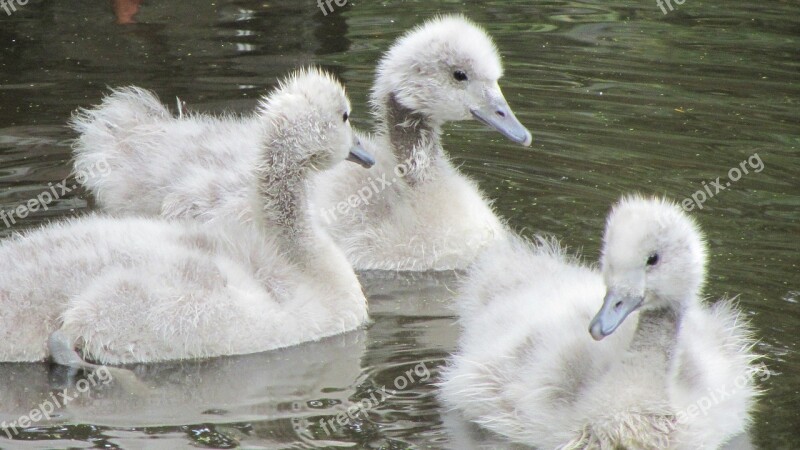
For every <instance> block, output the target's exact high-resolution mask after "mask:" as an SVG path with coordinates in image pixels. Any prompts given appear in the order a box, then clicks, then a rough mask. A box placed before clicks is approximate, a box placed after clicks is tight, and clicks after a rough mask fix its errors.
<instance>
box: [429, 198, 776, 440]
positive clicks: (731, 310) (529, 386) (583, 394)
mask: <svg viewBox="0 0 800 450" xmlns="http://www.w3.org/2000/svg"><path fill="white" fill-rule="evenodd" d="M705 264H706V249H705V244H704V241H703V238H702V235H701V232H700V230H699V229H698V227H697V225H696V224H695V222H694V221H693V220H692V219H691V218H689V217H687V216H686V214H685V213H684V212H683V211H682V210H681V209H680V208H679V207H678V206H676V205H674V204H672V203H670V202H667V201H664V200H659V199H644V198H640V197H628V198H624V199H623V200H622V201H620V203H619V204H618V205H616V207H615V208H614V209H613V211H612V212H611V214H610V216H609V218H608V222H607V226H606V232H605V237H604V245H603V250H602V259H601V270H600V271H597V270H595V269H593V268H589V267H586V266H584V265H581V264H580V263H579V262H578V261H576V260H575V259H574V258H571V257H568V256H566V255H565V254H564V251H563V250H562V249H560V248H559V247H558V245H557V244H556V243H554V242H551V241H540V242H538V243H536V244H531V243H527V242H522V241H521V240H516V241H514V240H509V241H508V242H504V243H501V244H499V245H498V246H497V247H496V248H493V249H491V250H490V251H488V252H487V253H486V254H485V255H483V256H482V257H481V259H480V260H479V261H478V262H477V264H476V266H475V267H474V268H473V269H472V270H471V272H470V275H469V278H468V280H467V281H466V283H465V285H464V286H463V295H462V298H461V302H460V303H458V305H459V306H460V307H461V311H460V313H461V323H462V325H463V330H464V334H463V336H462V338H461V341H460V345H459V350H458V352H457V354H456V355H455V357H454V359H453V361H452V364H451V365H450V366H449V367H448V368H447V369H446V370H445V374H444V377H443V382H442V384H441V387H442V391H441V394H442V398H443V400H444V401H445V403H446V404H448V405H450V406H452V407H453V408H455V409H458V410H460V411H461V412H462V413H463V415H464V416H465V417H466V418H468V419H470V420H472V421H474V422H476V423H478V424H480V425H482V426H484V427H486V428H488V429H491V430H493V431H495V432H497V433H500V434H502V435H505V436H507V437H509V438H511V439H512V440H514V441H518V442H522V443H526V444H530V445H534V446H536V447H537V448H542V449H545V448H547V449H550V448H559V449H608V450H611V449H617V448H630V449H698V448H704V449H714V448H718V447H719V446H720V445H721V444H723V443H725V442H726V441H728V440H729V439H730V438H732V437H733V436H735V435H737V434H740V433H742V432H743V431H744V430H745V428H746V426H747V425H748V422H749V415H750V410H751V408H752V406H753V402H754V398H755V396H756V394H757V389H756V387H755V386H754V380H753V378H754V375H755V371H756V367H755V366H754V365H753V362H754V358H755V356H754V354H753V353H752V346H753V340H752V337H751V333H750V330H749V329H748V326H747V325H746V323H745V321H744V320H743V318H742V314H741V313H740V312H739V311H738V310H737V308H736V306H735V305H734V304H733V303H731V301H728V300H721V301H719V302H717V303H715V304H713V305H710V306H709V305H705V304H704V303H703V302H702V301H701V297H700V296H701V289H702V285H703V283H704V279H705ZM604 296H605V297H604ZM601 303H602V307H601V308H600V311H599V312H597V310H598V307H600V304H601ZM634 312H636V313H635V314H633V315H632V316H631V319H629V320H627V321H625V319H626V317H628V315H629V314H631V313H634ZM592 317H594V319H593V318H592ZM587 327H589V329H590V332H588V333H587ZM612 333H613V334H612ZM592 337H593V338H594V340H593V339H592ZM596 341H600V342H596ZM762 369H763V367H762ZM721 390H724V391H721ZM720 392H725V394H720Z"/></svg>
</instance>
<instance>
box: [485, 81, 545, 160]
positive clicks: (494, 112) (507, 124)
mask: <svg viewBox="0 0 800 450" xmlns="http://www.w3.org/2000/svg"><path fill="white" fill-rule="evenodd" d="M481 103H482V104H481V105H478V106H476V107H474V108H470V112H471V113H472V117H474V118H476V119H478V120H479V121H481V122H483V123H485V124H486V125H488V126H490V127H492V128H494V129H495V130H497V131H499V132H500V133H502V134H503V136H505V137H507V138H508V139H511V140H512V141H514V142H516V143H517V144H522V145H524V146H525V147H528V146H530V145H531V142H533V137H532V136H531V132H530V131H528V129H527V128H525V127H524V126H523V125H522V124H521V123H520V122H519V120H517V116H515V115H514V112H513V111H512V110H511V107H510V106H508V102H506V99H505V97H503V92H502V91H501V90H500V87H499V86H495V87H493V88H491V89H490V90H489V91H488V92H487V93H486V95H484V96H483V98H482V99H481Z"/></svg>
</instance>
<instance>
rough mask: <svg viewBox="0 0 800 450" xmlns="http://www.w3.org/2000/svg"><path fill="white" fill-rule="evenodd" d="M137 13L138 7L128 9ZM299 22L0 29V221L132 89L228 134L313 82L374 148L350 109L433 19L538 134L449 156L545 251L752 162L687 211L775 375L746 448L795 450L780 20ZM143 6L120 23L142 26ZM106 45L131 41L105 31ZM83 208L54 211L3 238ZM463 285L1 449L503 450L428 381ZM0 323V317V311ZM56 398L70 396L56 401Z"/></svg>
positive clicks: (789, 6)
mask: <svg viewBox="0 0 800 450" xmlns="http://www.w3.org/2000/svg"><path fill="white" fill-rule="evenodd" d="M140 3H141V4H140ZM741 3H742V2H734V3H725V4H724V6H723V4H721V3H718V2H708V1H695V2H686V3H685V4H683V5H681V7H680V8H677V9H676V10H675V11H672V12H670V13H669V14H667V15H664V14H663V13H662V11H661V10H660V9H659V8H658V7H657V6H656V4H655V2H651V1H641V2H631V1H621V0H611V1H608V2H602V3H600V2H582V1H562V0H557V1H550V2H536V4H534V2H528V1H524V0H511V1H502V2H501V1H486V2H466V3H465V2H450V1H433V0H427V1H421V0H418V1H406V2H355V3H353V2H352V1H351V2H348V6H346V7H344V8H337V9H336V11H335V12H334V13H331V14H328V15H327V16H323V14H322V13H321V11H320V10H319V8H318V6H317V4H316V2H314V1H311V0H300V1H298V0H270V1H258V2H256V1H251V0H223V1H218V2H200V1H189V0H177V1H171V2H138V1H119V2H117V1H115V2H112V3H109V2H105V3H104V2H100V3H96V2H71V3H68V2H45V1H41V0H40V1H35V0H32V1H31V2H29V3H28V4H27V5H25V6H24V7H21V8H18V10H17V12H15V13H14V14H13V15H11V16H6V15H5V14H3V13H1V12H0V22H1V23H2V26H0V42H2V46H0V186H1V187H2V189H0V207H2V209H3V210H6V211H9V210H11V209H13V208H16V207H17V206H18V205H20V204H24V203H25V202H27V201H28V199H31V198H34V197H36V195H38V194H39V193H41V192H42V191H44V190H47V189H48V183H51V182H52V183H54V184H55V183H57V182H59V181H60V180H62V179H64V178H65V177H68V175H69V170H70V162H69V158H70V154H69V152H70V149H69V139H70V138H72V136H71V135H70V133H69V131H68V130H67V129H65V128H64V123H65V122H66V120H67V118H68V117H69V115H70V113H71V111H73V110H74V109H75V108H76V107H78V106H87V105H90V104H93V103H96V102H97V101H98V100H99V99H100V97H101V95H102V94H103V93H104V91H105V89H106V87H107V86H120V85H128V84H137V85H141V86H143V87H146V88H150V89H154V90H155V91H156V92H158V93H159V94H160V95H161V96H162V98H163V99H165V101H167V103H169V104H172V103H173V101H172V100H170V99H174V98H175V97H176V96H179V97H180V98H181V99H184V100H186V102H187V104H188V105H189V108H190V109H193V110H196V111H226V110H227V111H246V110H249V109H251V108H252V107H253V106H254V103H255V99H256V98H257V97H258V96H259V95H261V94H264V93H266V92H268V90H269V88H270V87H271V86H272V85H274V83H275V80H276V79H277V78H279V77H280V76H281V75H283V74H285V73H286V72H287V71H289V70H291V69H293V68H295V67H298V66H302V65H308V64H320V65H323V66H324V67H326V68H328V69H329V70H332V71H333V72H335V73H337V74H338V75H339V76H340V77H341V78H342V79H343V81H345V83H346V84H347V86H348V92H349V93H350V95H351V97H352V98H353V101H354V115H353V119H354V121H355V123H356V125H358V126H360V127H362V128H365V129H367V128H369V127H370V126H371V122H370V118H369V116H368V108H367V105H366V101H365V100H366V98H367V94H368V92H369V87H370V83H371V80H372V72H373V69H374V66H375V63H376V60H377V58H378V57H379V55H380V53H381V51H383V50H384V49H386V48H387V46H388V45H389V44H390V43H391V41H392V40H393V39H395V38H396V37H397V36H398V34H399V33H402V32H403V31H405V30H406V29H408V28H410V27H411V26H414V25H416V24H418V23H419V22H420V21H421V20H424V19H425V18H427V17H430V16H432V15H433V14H435V13H440V12H465V13H466V14H467V15H468V16H470V17H471V18H473V19H474V20H476V21H478V22H480V23H482V24H485V25H486V26H487V28H488V29H489V30H490V32H491V33H492V35H493V36H494V37H495V39H496V41H497V44H498V46H499V48H500V49H501V52H502V54H503V57H504V62H505V64H506V77H505V79H504V81H503V87H504V91H505V94H506V97H507V98H508V100H509V103H511V104H512V105H513V107H514V109H515V112H516V113H517V116H518V118H519V119H520V120H521V121H522V122H523V123H525V124H526V125H527V126H528V128H529V129H531V131H532V132H533V134H534V144H533V146H532V147H531V148H530V149H522V148H519V147H515V146H513V145H512V144H510V143H508V142H506V141H505V140H503V138H502V137H501V136H499V135H497V134H495V133H493V132H491V131H489V130H486V129H484V128H483V127H482V126H481V125H479V124H475V123H459V124H454V125H451V126H448V128H447V133H448V135H447V136H446V137H445V146H446V148H448V150H449V151H450V152H451V154H452V155H453V157H454V158H455V160H456V161H457V162H458V163H461V164H462V168H463V170H464V171H466V172H467V173H469V174H471V175H473V176H474V177H475V178H476V179H477V180H478V181H479V182H480V184H481V186H482V187H483V189H484V190H485V191H486V192H487V193H488V194H489V195H490V196H491V197H492V198H494V199H495V200H496V202H495V206H496V209H497V210H498V212H500V213H501V214H502V215H503V216H505V217H506V218H507V219H508V220H509V221H510V223H511V225H512V226H514V227H515V228H516V229H518V230H521V231H522V232H523V233H525V234H529V233H532V232H535V231H544V232H549V233H554V234H556V235H558V236H560V237H562V238H563V242H564V243H565V244H566V245H569V246H570V247H572V248H574V249H582V250H583V251H584V253H585V254H586V255H587V257H588V258H589V259H591V260H595V259H596V255H597V250H598V247H599V242H598V241H599V236H600V232H601V229H602V225H603V218H604V217H605V214H606V210H607V208H608V206H609V204H610V203H611V202H612V201H613V200H615V199H616V198H617V197H618V196H619V195H620V194H622V193H624V192H630V191H634V190H637V191H642V192H645V193H659V194H667V195H669V196H672V197H674V198H676V199H678V200H681V199H684V198H687V197H689V196H691V195H692V194H693V193H695V192H696V191H697V190H698V189H701V188H702V186H703V185H702V183H703V182H706V183H707V184H708V183H709V182H710V181H714V180H716V178H717V177H721V180H723V181H724V180H725V179H727V177H728V173H729V170H730V169H731V168H732V167H736V166H738V165H739V163H740V162H741V161H744V160H746V159H748V158H749V157H751V156H752V155H754V154H755V153H757V154H758V155H759V156H760V158H761V160H762V161H763V164H764V169H763V170H762V171H760V172H758V173H750V174H749V175H747V176H744V177H742V178H741V179H740V180H738V181H736V182H735V183H732V185H731V186H730V187H727V188H726V189H725V190H723V191H721V192H719V193H718V194H716V195H714V196H713V198H710V199H708V200H707V201H706V202H705V203H704V204H703V209H702V210H697V209H696V210H695V211H693V212H692V214H694V215H695V216H696V217H697V218H698V219H699V221H700V222H701V223H702V225H703V226H704V229H705V230H706V231H707V234H708V238H709V244H710V249H711V264H710V266H709V270H710V282H709V286H708V292H709V294H713V295H715V296H721V295H723V294H726V293H727V294H731V295H735V294H741V305H742V308H743V309H744V310H745V311H747V312H748V313H749V315H750V316H751V319H752V321H753V323H754V325H755V327H756V328H757V330H758V334H759V337H760V338H761V344H760V345H759V350H760V351H762V352H764V353H766V354H767V355H768V356H769V360H768V364H769V365H770V367H771V368H772V369H773V370H774V371H776V372H777V375H776V376H773V377H771V378H770V379H769V380H768V382H767V386H765V387H766V388H767V389H768V391H767V393H766V394H765V396H764V398H763V400H762V402H761V408H760V409H759V411H758V413H757V415H756V420H755V425H754V428H753V431H752V433H751V434H752V440H753V441H754V443H755V444H756V446H757V447H758V448H763V449H774V448H792V447H793V445H792V444H796V442H797V439H798V438H797V431H796V429H795V427H796V424H797V423H800V413H799V412H798V410H797V407H796V402H797V398H798V395H800V394H798V389H800V388H799V387H798V386H800V376H799V375H798V373H800V360H799V359H798V357H797V352H798V345H800V337H798V336H797V334H796V332H795V330H796V329H797V326H798V324H800V309H799V307H798V292H800V285H798V283H799V282H800V278H798V276H797V273H798V266H800V256H798V255H800V252H799V251H798V250H800V248H798V247H799V246H798V239H797V238H798V235H800V234H799V233H800V212H799V211H800V157H798V156H797V152H798V145H799V144H800V136H799V135H798V123H800V120H798V119H800V117H799V116H800V115H799V114H798V106H800V85H798V83H797V81H798V73H800V72H798V69H800V62H798V61H800V60H799V59H798V54H797V49H798V48H800V32H798V30H800V26H799V25H800V19H798V17H800V16H799V15H798V13H800V7H798V6H797V4H796V3H794V2H782V1H772V2H761V3H753V4H749V5H748V4H741ZM137 7H138V12H137ZM117 22H131V23H127V24H125V25H120V24H118V23H117ZM87 207H88V199H87V198H86V197H85V195H84V193H82V192H80V191H76V192H70V193H69V194H67V195H66V196H64V197H63V198H60V199H58V200H56V201H53V202H52V203H50V204H49V205H48V208H47V210H44V209H41V210H39V211H36V212H34V213H32V214H31V215H30V216H29V217H26V218H24V219H21V220H20V221H19V222H18V223H17V224H13V225H14V226H13V227H12V228H7V227H6V226H5V224H3V223H2V222H0V230H2V232H3V234H4V235H7V234H8V233H10V232H11V231H13V230H18V229H21V228H24V227H28V226H35V225H37V224H39V223H41V222H42V221H46V220H51V219H53V218H56V217H61V216H64V215H71V214H79V213H82V212H84V211H85V210H86V209H87ZM457 278H458V276H457V275H453V274H449V275H403V276H401V275H394V274H377V273H368V274H363V276H362V280H363V281H364V285H365V287H366V289H367V292H368V297H369V299H370V307H371V313H372V318H373V323H372V324H371V325H370V327H369V328H368V329H367V330H365V331H364V332H362V333H353V334H351V335H347V336H341V337H337V338H334V339H331V340H327V341H324V342H321V343H316V344H309V345H305V346H299V347H297V348H294V349H288V350H284V351H280V352H273V353H268V354H262V355H251V356H245V357H236V358H221V359H219V360H213V361H205V362H193V363H184V364H174V365H168V364H167V365H152V366H139V367H133V370H134V372H135V373H136V375H137V377H138V379H139V381H140V383H141V386H139V388H141V387H142V386H145V387H146V390H145V393H142V391H139V390H136V389H134V390H133V391H131V389H129V388H126V387H125V386H124V385H123V386H120V384H119V383H116V384H114V383H112V384H111V385H109V386H107V387H105V388H103V389H96V390H92V391H90V395H89V396H87V397H85V398H81V399H79V400H76V401H75V402H73V403H71V404H70V405H68V407H66V408H63V409H62V410H59V411H58V415H56V416H52V418H51V420H47V421H41V422H39V423H37V424H36V426H34V427H32V428H29V429H26V430H25V431H24V432H23V433H21V434H20V435H19V436H18V437H17V439H16V440H14V441H11V440H9V439H8V438H7V437H6V436H5V435H4V434H3V433H2V432H0V447H4V448H15V447H17V446H18V445H19V444H22V443H23V442H24V443H25V445H26V448H27V447H30V448H37V447H38V448H54V447H66V446H74V447H99V446H107V447H111V448H114V447H117V448H135V447H142V446H144V445H145V444H146V446H147V447H148V448H162V447H163V448H179V447H185V446H187V445H189V443H193V445H195V446H200V447H214V448H221V447H222V448H224V447H235V446H237V445H242V446H245V447H260V448H290V447H300V446H317V447H325V446H329V447H330V446H334V445H335V444H336V443H342V442H349V443H355V444H356V446H357V447H358V448H363V447H371V448H378V447H381V446H382V447H383V448H406V447H408V446H416V447H420V448H453V449H456V448H458V449H463V448H507V447H509V446H508V445H507V444H506V443H504V442H503V441H502V440H500V439H498V438H497V437H496V436H487V435H486V433H483V432H481V431H480V430H476V429H474V427H471V426H470V425H468V424H464V423H460V422H459V420H458V417H453V416H452V415H451V414H445V411H443V410H442V408H441V407H440V406H439V404H438V403H437V400H436V397H435V388H434V387H433V385H432V382H433V381H434V380H435V378H436V376H437V367H439V366H440V365H441V364H443V363H444V361H445V359H446V357H447V355H448V354H449V353H450V352H452V351H453V350H454V346H455V342H456V338H457V334H458V329H457V327H456V326H455V324H454V320H453V317H452V314H451V312H450V311H449V309H448V305H449V303H450V301H451V300H452V298H453V296H454V293H453V290H454V289H455V285H456V282H457ZM0 313H2V312H1V311H0ZM420 363H424V364H425V367H426V368H428V369H429V370H430V373H431V379H429V380H427V381H426V382H422V381H420V380H415V381H416V382H414V383H410V384H409V386H408V387H407V388H406V389H403V390H401V391H400V392H398V393H397V395H393V396H390V397H387V398H386V399H385V400H384V401H382V402H380V403H379V404H378V405H377V406H375V407H373V408H370V409H369V410H368V411H367V412H366V413H364V414H360V415H358V416H356V417H355V418H354V419H348V420H347V421H346V423H345V425H342V426H336V427H335V429H333V430H329V431H331V432H330V433H327V432H326V430H325V429H324V428H323V427H322V426H321V425H320V424H321V423H322V424H325V423H329V422H328V421H329V420H334V421H335V420H336V417H337V415H338V414H340V413H341V412H342V411H346V409H347V407H349V406H352V405H353V404H356V403H358V402H360V401H362V400H365V399H369V398H370V396H371V394H373V393H374V392H375V391H376V390H379V389H380V388H381V387H383V386H391V385H392V384H394V382H395V380H396V379H397V377H398V376H402V375H403V374H405V373H408V372H407V371H408V370H409V369H413V368H414V367H415V366H417V365H418V364H420ZM69 381H70V380H69V379H65V378H64V376H63V374H59V373H51V371H50V370H49V368H48V367H47V366H45V365H37V364H32V365H16V364H0V383H2V389H0V421H3V420H6V421H10V420H16V418H18V417H20V416H21V415H23V414H28V413H29V412H30V410H31V408H33V407H35V406H36V405H37V404H39V403H37V402H41V401H42V399H44V398H46V397H47V396H49V395H50V394H51V392H55V391H56V390H57V389H59V388H61V386H62V385H64V383H68V382H69ZM72 382H75V380H74V379H73V380H72Z"/></svg>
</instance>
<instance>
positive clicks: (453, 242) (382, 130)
mask: <svg viewBox="0 0 800 450" xmlns="http://www.w3.org/2000/svg"><path fill="white" fill-rule="evenodd" d="M456 69H463V70H464V71H465V72H467V73H469V76H470V79H469V82H468V83H469V84H470V86H469V87H467V88H464V87H463V86H461V85H460V84H459V83H458V82H457V81H455V80H454V79H453V71H454V70H456ZM501 76H502V66H501V64H500V57H499V56H498V53H497V50H496V48H495V46H494V43H493V42H492V40H491V38H490V37H489V36H488V35H487V34H486V32H485V31H484V30H482V29H481V28H480V27H478V26H477V25H475V24H473V23H472V22H470V21H468V20H466V19H464V18H463V17H459V16H451V17H441V18H436V19H433V20H431V21H429V22H427V23H425V24H423V25H421V26H420V27H418V28H416V29H414V30H411V31H409V32H408V33H407V34H406V35H404V36H403V37H401V38H399V39H398V41H397V42H395V43H394V45H393V46H392V47H391V49H390V50H389V51H388V52H387V53H386V54H385V55H384V56H383V58H382V60H381V62H380V64H379V66H378V70H377V75H376V80H375V85H374V87H373V92H372V97H371V102H372V105H373V112H374V115H375V119H376V122H377V127H376V130H375V133H374V134H373V135H371V136H362V137H361V141H362V142H363V143H364V146H365V148H366V149H367V150H369V151H371V152H372V153H373V154H374V155H375V156H376V161H377V162H376V164H375V167H374V168H373V169H372V170H370V171H368V172H362V173H356V171H354V170H352V168H350V167H339V168H337V170H334V171H331V172H329V173H327V174H325V175H324V176H323V177H321V180H320V181H319V185H320V188H319V189H317V190H316V194H317V197H316V199H315V202H314V203H315V205H314V208H315V209H314V213H315V214H316V215H317V216H318V217H319V221H320V223H322V224H324V225H325V226H326V227H327V229H328V231H329V232H330V233H331V234H332V236H333V237H334V240H335V241H336V243H337V244H339V246H340V247H341V248H342V249H343V250H344V252H345V254H347V256H348V259H349V260H350V261H351V262H352V264H353V265H354V266H355V268H356V269H364V270H366V269H378V270H411V271H422V270H449V269H464V268H466V267H467V266H468V265H469V264H470V263H471V262H472V261H474V260H475V258H476V257H477V255H478V254H479V253H480V251H481V250H483V249H484V248H486V246H487V245H489V244H490V243H492V242H495V241H496V240H498V239H502V238H504V237H505V235H506V229H505V226H504V224H503V223H502V222H501V221H500V220H499V219H498V217H497V216H496V215H495V214H494V212H493V211H492V208H491V207H490V202H489V201H487V199H486V197H485V196H484V195H483V193H481V191H480V190H479V189H478V187H477V185H476V184H475V182H474V181H472V180H471V179H469V178H468V177H466V176H464V175H463V174H461V173H460V172H459V171H458V170H457V169H456V168H455V167H454V166H453V164H452V162H451V161H450V159H449V156H448V155H447V153H446V152H445V150H444V149H443V148H442V143H441V133H442V130H441V126H442V125H443V124H444V123H446V122H448V121H456V120H467V119H470V118H471V117H470V112H469V107H470V106H471V104H472V103H473V102H474V101H475V99H474V98H475V95H474V93H473V92H472V91H483V90H486V89H491V88H495V89H497V92H499V87H498V86H497V80H498V79H499V78H500V77H501ZM387 184H388V185H387ZM364 199H366V200H364ZM348 202H349V203H348ZM345 206H346V207H345Z"/></svg>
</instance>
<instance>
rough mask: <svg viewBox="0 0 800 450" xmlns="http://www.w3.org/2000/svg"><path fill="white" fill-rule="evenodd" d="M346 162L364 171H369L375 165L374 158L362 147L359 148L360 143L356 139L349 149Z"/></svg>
mask: <svg viewBox="0 0 800 450" xmlns="http://www.w3.org/2000/svg"><path fill="white" fill-rule="evenodd" d="M347 160H348V161H352V162H354V163H357V164H359V165H361V167H364V168H365V169H369V168H370V167H372V166H374V165H375V158H373V157H372V155H370V154H369V153H368V152H367V151H366V150H364V147H362V146H361V141H359V140H358V139H356V140H355V142H353V146H352V147H350V154H349V155H347Z"/></svg>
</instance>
